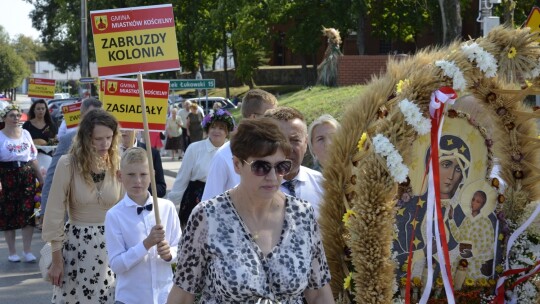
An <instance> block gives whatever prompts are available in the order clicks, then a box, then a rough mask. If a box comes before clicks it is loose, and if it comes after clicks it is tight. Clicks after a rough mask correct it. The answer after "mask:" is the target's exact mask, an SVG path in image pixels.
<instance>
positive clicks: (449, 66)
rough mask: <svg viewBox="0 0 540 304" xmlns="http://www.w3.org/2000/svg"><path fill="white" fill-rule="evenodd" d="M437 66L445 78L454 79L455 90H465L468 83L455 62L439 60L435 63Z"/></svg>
mask: <svg viewBox="0 0 540 304" xmlns="http://www.w3.org/2000/svg"><path fill="white" fill-rule="evenodd" d="M435 65H436V66H438V67H440V68H441V69H442V70H443V72H444V75H445V76H447V77H450V78H452V81H453V82H454V85H453V87H454V89H456V90H458V91H463V90H465V88H466V87H467V81H466V80H465V77H463V72H461V70H460V69H459V68H458V67H457V66H456V64H455V63H454V62H453V61H446V60H437V61H435Z"/></svg>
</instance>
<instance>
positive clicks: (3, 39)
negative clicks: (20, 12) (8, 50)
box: [0, 25, 9, 45]
mask: <svg viewBox="0 0 540 304" xmlns="http://www.w3.org/2000/svg"><path fill="white" fill-rule="evenodd" d="M0 44H1V45H6V44H9V33H8V32H6V29H5V28H4V27H3V26H2V25H0Z"/></svg>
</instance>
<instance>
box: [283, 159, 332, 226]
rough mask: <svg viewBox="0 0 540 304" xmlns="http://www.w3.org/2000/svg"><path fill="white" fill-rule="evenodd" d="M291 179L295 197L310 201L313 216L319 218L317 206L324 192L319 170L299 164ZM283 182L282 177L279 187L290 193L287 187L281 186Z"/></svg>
mask: <svg viewBox="0 0 540 304" xmlns="http://www.w3.org/2000/svg"><path fill="white" fill-rule="evenodd" d="M293 179H294V180H296V183H295V185H294V192H295V193H296V197H297V198H300V199H303V200H306V201H308V202H310V203H311V206H313V209H314V210H315V218H316V219H319V214H320V213H319V206H320V204H321V202H322V199H323V193H324V190H323V187H322V186H323V176H322V174H321V173H320V172H319V171H315V170H312V169H310V168H308V167H304V166H300V170H299V171H298V174H297V175H296V176H295V177H294V178H293ZM284 182H286V180H285V179H283V182H282V183H281V187H280V189H281V191H282V192H283V193H287V194H290V193H289V189H287V187H284V186H283V183H284Z"/></svg>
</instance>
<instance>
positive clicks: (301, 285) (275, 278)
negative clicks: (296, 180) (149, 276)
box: [174, 191, 330, 304]
mask: <svg viewBox="0 0 540 304" xmlns="http://www.w3.org/2000/svg"><path fill="white" fill-rule="evenodd" d="M329 281H330V272H329V269H328V264H327V262H326V256H325V254H324V248H323V245H322V242H321V236H320V232H319V228H318V225H317V222H316V221H315V216H314V212H313V208H312V207H311V205H310V204H309V203H308V202H307V201H303V200H300V199H297V198H294V197H292V196H288V195H286V201H285V219H284V222H283V229H282V231H281V237H280V240H279V242H278V244H277V245H276V246H275V247H274V248H273V249H272V250H271V252H270V253H268V255H266V256H264V254H263V252H262V251H261V250H260V248H259V247H258V245H257V243H256V242H255V241H254V239H253V237H252V236H251V234H250V233H249V231H248V229H247V227H246V226H245V224H244V223H243V222H242V219H241V218H240V216H239V215H238V213H237V211H236V209H235V207H234V205H233V204H232V202H231V199H230V196H229V192H228V191H227V192H225V193H224V194H222V195H219V196H217V197H215V198H213V199H210V200H208V201H204V202H202V203H200V204H199V205H197V206H196V207H195V209H193V212H192V213H191V216H190V219H189V221H188V224H187V227H186V230H185V231H184V234H183V236H182V240H181V241H180V244H179V245H178V262H177V268H176V273H175V275H174V282H175V284H176V285H177V286H178V287H180V288H182V289H183V290H185V291H187V292H189V293H193V294H195V293H201V303H210V304H214V303H216V304H217V303H220V304H221V303H282V304H285V303H286V304H301V303H303V297H304V296H303V293H304V290H306V289H319V288H322V287H323V286H324V285H326V284H327V283H328V282H329Z"/></svg>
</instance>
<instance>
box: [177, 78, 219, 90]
mask: <svg viewBox="0 0 540 304" xmlns="http://www.w3.org/2000/svg"><path fill="white" fill-rule="evenodd" d="M215 87H216V80H215V79H182V80H171V84H170V89H171V90H184V89H214V88H215Z"/></svg>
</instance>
